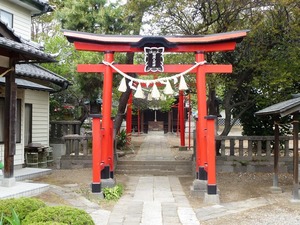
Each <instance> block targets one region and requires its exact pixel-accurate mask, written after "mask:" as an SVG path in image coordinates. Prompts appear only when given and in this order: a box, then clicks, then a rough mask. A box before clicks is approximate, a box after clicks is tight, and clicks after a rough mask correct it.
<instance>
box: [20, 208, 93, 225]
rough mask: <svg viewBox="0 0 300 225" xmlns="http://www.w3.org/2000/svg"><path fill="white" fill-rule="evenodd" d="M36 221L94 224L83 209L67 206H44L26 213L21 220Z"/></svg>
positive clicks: (28, 222) (24, 224)
mask: <svg viewBox="0 0 300 225" xmlns="http://www.w3.org/2000/svg"><path fill="white" fill-rule="evenodd" d="M37 222H52V224H53V223H54V222H58V223H65V224H71V225H94V222H93V220H92V218H91V216H90V215H89V214H88V213H86V212H85V211H83V210H81V209H77V208H72V207H69V206H51V207H44V208H41V209H39V210H37V211H35V212H32V213H30V214H28V215H27V216H26V217H25V219H24V220H23V221H22V224H23V225H32V224H35V223H37Z"/></svg>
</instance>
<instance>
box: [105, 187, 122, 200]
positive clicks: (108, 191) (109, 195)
mask: <svg viewBox="0 0 300 225" xmlns="http://www.w3.org/2000/svg"><path fill="white" fill-rule="evenodd" d="M122 194H123V186H122V185H120V184H117V185H116V186H114V187H112V188H103V195H104V198H105V199H107V200H114V201H115V200H118V199H119V198H120V197H121V196H122Z"/></svg>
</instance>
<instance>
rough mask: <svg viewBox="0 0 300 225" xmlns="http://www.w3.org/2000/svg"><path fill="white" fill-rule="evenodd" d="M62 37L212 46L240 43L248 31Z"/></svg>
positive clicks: (73, 34)
mask: <svg viewBox="0 0 300 225" xmlns="http://www.w3.org/2000/svg"><path fill="white" fill-rule="evenodd" d="M63 32H64V35H65V36H66V37H67V39H68V41H69V42H74V41H79V42H89V43H101V44H125V43H127V44H129V45H132V46H137V44H138V43H139V42H142V41H143V39H147V40H148V41H151V40H154V39H156V40H162V39H164V40H165V41H166V42H168V43H171V44H210V43H211V44H213V43H220V42H229V41H234V42H241V41H242V39H243V38H244V37H245V36H246V35H247V32H249V31H248V30H241V31H232V32H226V33H217V34H209V35H192V36H141V35H101V34H93V33H86V32H79V31H70V30H64V31H63Z"/></svg>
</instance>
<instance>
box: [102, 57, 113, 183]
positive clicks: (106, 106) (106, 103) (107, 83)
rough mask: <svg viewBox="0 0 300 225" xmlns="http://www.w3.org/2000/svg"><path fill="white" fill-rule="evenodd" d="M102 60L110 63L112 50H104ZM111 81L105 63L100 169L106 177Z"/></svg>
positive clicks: (109, 137) (107, 176) (109, 139)
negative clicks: (101, 163)
mask: <svg viewBox="0 0 300 225" xmlns="http://www.w3.org/2000/svg"><path fill="white" fill-rule="evenodd" d="M104 60H105V61H106V62H109V63H112V62H113V60H114V54H113V52H109V51H108V52H105V55H104ZM112 82H113V73H112V68H111V67H110V66H109V65H107V66H106V68H105V71H104V80H103V94H102V96H103V104H102V115H103V117H102V128H103V132H104V135H103V140H102V143H101V146H102V161H103V163H104V168H103V171H102V175H101V176H102V178H103V179H108V178H109V177H110V168H109V164H108V154H109V152H110V151H111V150H110V149H109V148H110V147H112V145H111V144H110V141H112V138H113V137H112V134H111V132H110V130H111V129H110V127H111V108H112Z"/></svg>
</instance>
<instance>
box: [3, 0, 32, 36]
mask: <svg viewBox="0 0 300 225" xmlns="http://www.w3.org/2000/svg"><path fill="white" fill-rule="evenodd" d="M0 9H2V10H5V11H7V12H9V13H12V14H13V29H14V31H15V33H16V34H17V35H19V36H21V37H22V38H25V39H27V40H30V39H31V13H30V11H29V10H27V9H24V8H22V7H20V6H18V5H15V4H13V3H11V2H9V1H7V0H0Z"/></svg>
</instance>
